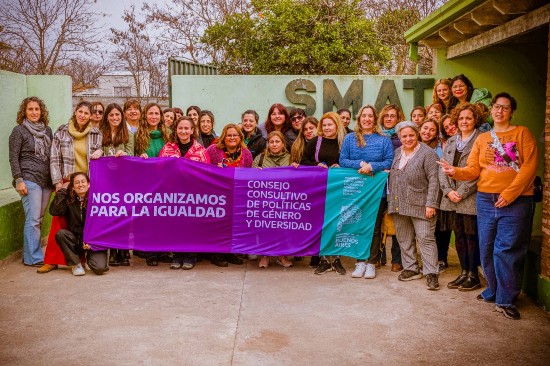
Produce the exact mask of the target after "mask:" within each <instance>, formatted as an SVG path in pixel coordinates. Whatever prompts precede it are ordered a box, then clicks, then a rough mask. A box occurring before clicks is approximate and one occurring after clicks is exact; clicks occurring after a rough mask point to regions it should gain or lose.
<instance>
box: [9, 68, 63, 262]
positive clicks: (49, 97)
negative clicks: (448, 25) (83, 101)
mask: <svg viewBox="0 0 550 366" xmlns="http://www.w3.org/2000/svg"><path fill="white" fill-rule="evenodd" d="M0 85H1V86H2V87H1V88H0V105H1V106H2V108H0V128H1V129H2V130H3V131H5V133H4V134H2V135H0V171H1V172H2V174H0V259H3V258H5V257H6V256H8V255H9V254H10V253H12V252H13V251H15V250H18V249H21V248H22V246H23V224H24V222H25V215H24V212H23V206H22V204H21V200H20V198H19V195H18V194H17V192H15V190H14V189H13V186H12V176H11V169H10V165H9V160H8V158H9V155H8V154H9V147H8V141H9V135H10V133H11V131H12V129H13V127H14V126H15V119H16V116H17V111H18V110H19V105H20V104H21V101H22V100H23V99H24V98H26V97H28V96H37V97H39V98H41V99H42V100H43V101H44V103H45V104H46V107H47V108H48V112H49V116H50V127H51V128H52V130H53V131H54V132H55V130H56V129H57V128H58V127H59V126H60V125H62V124H63V123H66V122H67V120H68V119H69V117H70V115H71V106H72V99H71V93H72V81H71V78H70V77H68V76H50V75H21V74H15V73H12V72H7V71H2V70H0ZM50 223H51V217H50V216H49V215H46V216H45V218H44V221H43V225H42V234H43V235H47V233H48V232H49V228H50Z"/></svg>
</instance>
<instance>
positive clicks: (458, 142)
mask: <svg viewBox="0 0 550 366" xmlns="http://www.w3.org/2000/svg"><path fill="white" fill-rule="evenodd" d="M475 134H476V131H475V130H473V131H472V133H471V134H470V136H468V138H467V139H466V140H465V141H462V139H461V138H457V139H456V149H457V150H458V151H459V152H463V151H464V148H466V145H468V142H470V140H471V139H472V137H474V135H475Z"/></svg>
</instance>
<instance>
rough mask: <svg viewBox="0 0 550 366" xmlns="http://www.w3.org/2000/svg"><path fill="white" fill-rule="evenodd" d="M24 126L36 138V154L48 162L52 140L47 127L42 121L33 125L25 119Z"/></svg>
mask: <svg viewBox="0 0 550 366" xmlns="http://www.w3.org/2000/svg"><path fill="white" fill-rule="evenodd" d="M22 125H23V126H24V127H25V128H26V129H27V130H28V131H29V132H30V133H31V135H32V137H33V138H34V154H35V155H36V156H38V157H39V158H40V159H42V160H43V161H47V160H48V158H49V156H50V147H51V146H52V139H51V138H50V137H49V136H48V135H46V125H45V124H44V122H42V121H40V122H35V123H33V122H31V121H29V120H28V119H26V118H25V119H24V120H23V123H22Z"/></svg>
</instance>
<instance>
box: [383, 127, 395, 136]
mask: <svg viewBox="0 0 550 366" xmlns="http://www.w3.org/2000/svg"><path fill="white" fill-rule="evenodd" d="M382 133H383V134H384V135H386V136H388V137H392V136H393V135H395V127H392V128H390V129H389V130H386V129H385V128H384V127H382Z"/></svg>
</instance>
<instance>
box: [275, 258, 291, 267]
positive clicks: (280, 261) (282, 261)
mask: <svg viewBox="0 0 550 366" xmlns="http://www.w3.org/2000/svg"><path fill="white" fill-rule="evenodd" d="M275 263H277V264H278V265H280V266H283V267H285V268H288V267H292V262H291V261H290V260H289V259H288V258H287V257H285V256H281V257H277V259H276V260H275Z"/></svg>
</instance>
